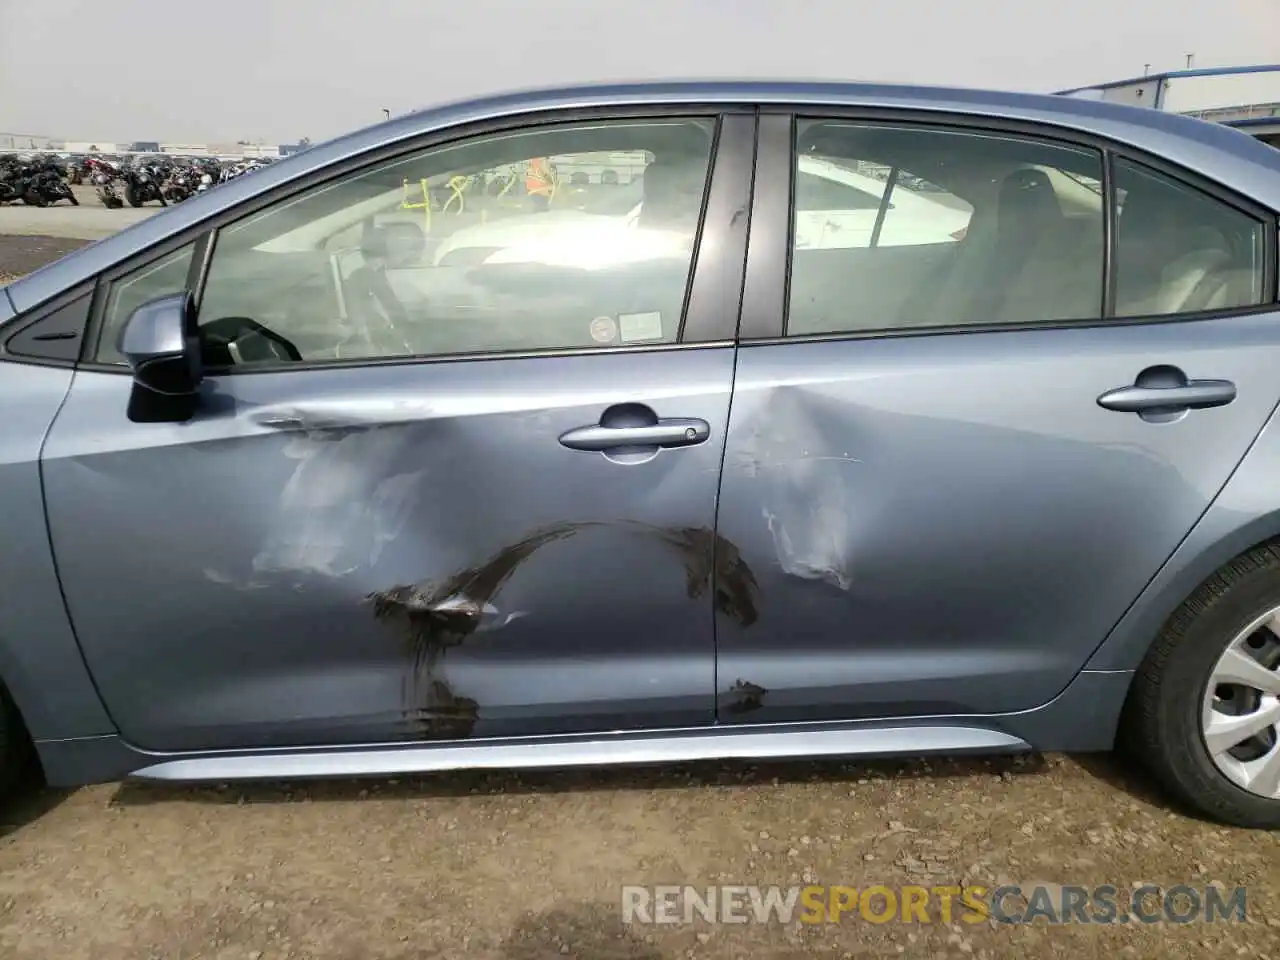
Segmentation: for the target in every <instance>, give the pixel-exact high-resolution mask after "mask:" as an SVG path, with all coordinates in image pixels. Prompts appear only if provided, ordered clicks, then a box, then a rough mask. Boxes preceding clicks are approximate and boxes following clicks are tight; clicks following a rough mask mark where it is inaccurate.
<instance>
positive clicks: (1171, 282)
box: [1116, 187, 1252, 317]
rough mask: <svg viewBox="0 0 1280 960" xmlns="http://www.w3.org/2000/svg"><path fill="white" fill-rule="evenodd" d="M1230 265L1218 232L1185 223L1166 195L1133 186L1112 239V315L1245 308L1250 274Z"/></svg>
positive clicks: (1224, 241)
mask: <svg viewBox="0 0 1280 960" xmlns="http://www.w3.org/2000/svg"><path fill="white" fill-rule="evenodd" d="M1234 260H1235V258H1234V257H1233V256H1232V253H1231V245H1230V243H1229V242H1228V240H1227V238H1226V236H1225V235H1224V234H1223V233H1222V231H1220V230H1218V229H1216V228H1215V227H1212V226H1203V225H1200V224H1196V223H1191V222H1188V217H1187V215H1186V212H1185V211H1182V210H1179V209H1178V208H1177V206H1176V205H1174V204H1171V203H1170V202H1169V198H1168V195H1167V191H1164V190H1159V189H1144V188H1142V187H1135V188H1134V189H1132V190H1130V191H1129V192H1128V193H1127V194H1126V196H1125V199H1124V205H1123V207H1122V209H1121V213H1120V217H1119V223H1118V229H1117V235H1116V270H1117V275H1116V313H1117V314H1118V315H1119V316H1126V317H1142V316H1163V315H1167V314H1174V313H1192V312H1195V311H1199V310H1214V309H1226V308H1230V307H1235V306H1239V305H1241V304H1245V303H1248V302H1250V297H1251V282H1252V270H1251V269H1250V268H1249V265H1247V264H1246V265H1244V266H1242V267H1241V266H1235V265H1234V263H1233V262H1234Z"/></svg>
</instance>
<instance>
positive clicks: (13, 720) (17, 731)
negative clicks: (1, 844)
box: [0, 685, 30, 798]
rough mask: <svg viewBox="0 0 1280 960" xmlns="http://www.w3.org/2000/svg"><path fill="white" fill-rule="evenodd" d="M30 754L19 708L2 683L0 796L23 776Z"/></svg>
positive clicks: (0, 700)
mask: <svg viewBox="0 0 1280 960" xmlns="http://www.w3.org/2000/svg"><path fill="white" fill-rule="evenodd" d="M29 756H30V746H29V743H28V740H27V734H26V731H25V730H24V729H23V727H22V720H21V718H19V716H18V710H17V708H16V707H15V706H14V705H13V701H12V700H10V699H9V694H8V693H7V692H6V691H5V689H4V686H3V685H0V798H3V797H4V796H5V795H6V794H8V793H9V791H11V790H12V789H13V788H14V786H16V785H17V783H18V781H19V780H20V779H21V778H22V774H23V771H24V770H25V769H26V767H27V760H28V758H29Z"/></svg>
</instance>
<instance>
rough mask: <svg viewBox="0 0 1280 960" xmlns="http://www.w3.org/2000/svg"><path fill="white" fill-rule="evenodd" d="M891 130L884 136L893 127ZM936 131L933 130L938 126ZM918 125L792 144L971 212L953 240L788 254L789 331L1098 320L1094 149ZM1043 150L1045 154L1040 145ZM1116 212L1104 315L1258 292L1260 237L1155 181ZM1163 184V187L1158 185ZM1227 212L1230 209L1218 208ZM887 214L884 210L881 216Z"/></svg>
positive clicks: (1098, 198) (1212, 303) (1194, 306)
mask: <svg viewBox="0 0 1280 960" xmlns="http://www.w3.org/2000/svg"><path fill="white" fill-rule="evenodd" d="M895 133H896V134H898V135H897V136H896V137H895V136H894V134H895ZM943 136H945V135H943ZM948 139H950V140H952V141H953V143H952V144H950V145H948V147H947V149H945V150H943V149H939V142H940V141H939V140H938V139H936V138H934V139H932V141H931V140H930V138H928V136H927V135H924V134H922V133H921V132H918V131H910V132H901V131H893V130H884V131H870V132H869V131H866V130H859V131H857V133H856V134H851V132H850V129H849V128H848V127H844V128H838V129H836V130H833V131H823V130H821V129H819V130H816V131H814V132H813V133H812V134H811V136H810V137H809V138H808V139H807V141H806V142H805V143H802V145H801V149H802V150H808V151H811V152H813V153H815V154H817V155H819V156H823V155H826V156H834V157H841V158H844V160H845V162H849V160H850V158H851V157H856V158H857V159H859V160H867V161H871V162H874V163H878V164H884V165H887V166H892V167H897V168H898V169H900V170H909V171H910V172H911V174H912V175H914V176H916V177H923V178H925V179H927V180H928V181H930V182H932V183H935V184H937V185H939V186H940V187H941V188H942V189H943V190H945V191H947V192H948V193H950V194H951V195H953V196H954V197H957V198H960V199H962V200H964V201H965V202H967V203H968V204H969V205H971V206H972V208H973V214H972V216H971V219H970V223H969V226H968V227H967V228H966V230H965V231H964V232H963V235H962V236H961V237H960V238H959V239H958V240H956V241H955V242H951V243H936V244H922V245H905V246H880V247H865V248H855V249H832V250H822V249H800V250H796V251H795V252H794V254H793V266H792V300H791V307H790V313H789V317H788V331H789V332H790V333H792V334H805V333H826V332H835V331H861V330H886V329H900V328H911V327H926V326H927V327H932V326H939V327H949V326H963V325H969V324H1001V325H1003V324H1018V323H1028V322H1051V321H1055V320H1074V319H1088V318H1094V317H1099V316H1100V315H1101V310H1102V293H1103V283H1104V277H1103V262H1104V259H1103V243H1104V240H1103V238H1104V226H1103V202H1102V190H1101V186H1100V180H1101V171H1100V165H1099V161H1098V157H1097V155H1096V154H1092V153H1088V152H1085V151H1075V150H1067V149H1063V150H1054V151H1053V153H1052V154H1051V156H1052V157H1053V159H1054V161H1055V162H1054V163H1052V164H1049V163H1036V162H1027V161H1026V160H1022V159H1021V158H1019V157H1018V154H1019V153H1021V154H1023V155H1024V156H1025V157H1026V158H1028V159H1031V158H1033V157H1034V153H1035V152H1036V150H1037V147H1036V146H1035V145H1028V146H1027V147H1024V148H1021V149H1017V148H1015V149H1010V148H1009V147H1008V146H1007V145H1006V144H1008V143H1009V142H1010V141H1006V140H993V143H994V144H995V146H994V147H988V146H987V145H986V144H984V142H983V141H984V140H985V139H986V138H981V137H949V138H948ZM1041 152H1043V151H1041ZM1133 184H1134V185H1133V187H1132V189H1131V190H1130V191H1129V192H1128V193H1122V194H1121V196H1122V203H1121V204H1120V207H1119V211H1118V216H1117V221H1118V223H1117V246H1116V264H1117V272H1118V290H1117V303H1116V312H1117V314H1118V315H1120V316H1141V315H1148V314H1170V313H1186V312H1192V311H1195V310H1205V309H1214V308H1225V307H1230V306H1237V305H1242V304H1248V303H1253V302H1256V299H1254V298H1256V296H1257V292H1256V291H1255V290H1254V289H1253V286H1254V284H1255V283H1256V280H1255V277H1256V276H1257V273H1258V271H1257V270H1256V269H1255V267H1256V263H1257V257H1258V255H1259V254H1258V249H1257V244H1258V236H1257V233H1256V231H1255V230H1254V229H1253V228H1252V226H1251V224H1252V221H1248V220H1247V219H1246V218H1244V217H1242V216H1239V215H1231V216H1226V217H1224V216H1223V215H1222V214H1221V212H1220V211H1219V208H1220V207H1221V205H1220V204H1217V203H1216V202H1213V201H1202V200H1200V199H1199V197H1198V195H1196V194H1194V193H1192V192H1191V191H1189V190H1181V189H1179V188H1177V187H1173V186H1170V185H1169V183H1168V181H1166V180H1164V179H1156V178H1152V177H1146V176H1142V175H1135V176H1134V177H1133ZM1171 193H1172V194H1175V195H1174V196H1171V195H1170V194H1171ZM1223 209H1228V210H1229V208H1223ZM890 215H891V214H890Z"/></svg>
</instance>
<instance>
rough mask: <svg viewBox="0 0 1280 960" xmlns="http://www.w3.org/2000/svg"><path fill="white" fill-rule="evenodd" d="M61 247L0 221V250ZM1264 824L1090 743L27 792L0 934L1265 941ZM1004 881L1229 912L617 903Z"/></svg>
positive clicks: (199, 949)
mask: <svg viewBox="0 0 1280 960" xmlns="http://www.w3.org/2000/svg"><path fill="white" fill-rule="evenodd" d="M37 212H38V211H37ZM0 225H2V221H0ZM65 249H66V247H64V246H62V245H61V244H60V243H59V242H58V241H55V240H53V239H50V238H48V237H36V238H24V239H23V240H21V241H14V240H13V239H11V238H6V237H0V273H9V274H15V273H19V272H21V271H23V270H27V269H31V268H32V267H33V266H35V264H36V261H38V260H39V259H41V258H48V257H52V256H57V255H59V254H60V253H62V252H64V250H65ZM1278 841H1280V834H1269V833H1260V832H1250V831H1244V830H1234V829H1225V828H1220V827H1218V826H1216V825H1213V824H1208V823H1204V822H1201V821H1199V820H1196V819H1193V818H1190V817H1188V816H1186V815H1185V814H1184V813H1183V812H1181V811H1177V810H1173V809H1170V808H1169V807H1168V806H1167V805H1166V802H1165V800H1164V799H1163V797H1162V796H1161V795H1160V794H1159V793H1158V792H1157V791H1155V790H1154V789H1153V788H1152V787H1151V786H1150V785H1149V784H1148V783H1147V782H1146V780H1145V779H1144V778H1142V777H1140V776H1138V775H1136V774H1135V773H1134V772H1133V771H1132V770H1131V769H1130V767H1129V766H1128V765H1127V764H1126V763H1125V762H1124V761H1123V760H1120V759H1116V758H1112V757H1109V756H1100V757H1074V758H1064V757H1057V756H1048V757H1031V758H1017V759H1005V758H999V759H990V760H982V759H977V760H955V761H951V760H939V761H934V762H922V761H913V762H903V763H880V764H858V765H852V764H836V763H827V764H793V765H782V766H777V767H751V766H745V767H744V766H734V765H698V766H693V767H685V768H675V769H668V770H663V771H649V770H643V771H635V770H631V771H591V772H568V773H547V774H540V775H536V776H521V777H515V776H502V775H452V776H441V777H431V778H410V779H401V780H383V781H371V782H364V783H351V782H330V783H312V784H306V785H299V784H293V785H288V784H281V785H276V784H265V785H255V786H252V787H249V788H245V787H240V786H234V785H233V786H230V787H225V786H224V787H190V788H160V787H155V786H140V785H136V784H124V785H106V786H97V787H91V788H87V789H82V790H76V791H70V792H67V791H54V790H47V789H46V790H35V789H33V790H31V791H29V792H28V793H27V794H26V795H24V796H21V797H19V798H17V800H15V801H11V802H10V803H9V804H8V805H7V806H3V807H0V957H3V958H5V960H48V958H53V957H57V958H59V960H80V958H84V960H89V958H92V960H135V958H141V960H151V958H157V960H158V958H163V960H170V958H175V960H176V958H181V960H195V958H201V960H282V958H286V957H294V958H318V960H319V958H323V960H366V958H369V960H410V958H415V960H416V958H434V957H461V956H467V957H472V956H474V957H479V958H492V960H536V958H544V957H545V958H551V957H556V958H559V957H563V956H569V957H578V958H583V960H608V958H646V960H675V958H686V957H695V958H700V957H707V958H738V957H741V958H748V957H750V958H756V957H781V958H796V960H798V958H801V957H823V956H830V957H859V958H861V957H886V956H906V957H925V958H939V957H956V958H966V957H979V958H989V960H1003V958H1010V960H1012V958H1018V960H1022V958H1028V957H1030V958H1041V957H1044V958H1049V957H1064V958H1066V957H1071V958H1077V957H1107V958H1115V957H1150V958H1162V960H1163V958H1169V960H1173V958H1186V957H1200V956H1206V957H1207V956H1213V957H1236V956H1240V957H1249V958H1253V960H1268V958H1270V960H1280V899H1278V895H1280V855H1278V854H1280V850H1277V842H1278ZM1007 882H1013V883H1018V884H1022V885H1023V886H1024V887H1027V886H1030V885H1034V884H1045V885H1048V886H1049V887H1050V889H1053V886H1054V885H1059V884H1078V885H1084V886H1094V885H1098V884H1113V885H1115V886H1116V887H1119V888H1121V890H1122V891H1128V890H1130V889H1132V888H1134V887H1136V886H1138V885H1140V884H1142V883H1155V884H1159V885H1162V886H1164V887H1166V888H1167V887H1169V886H1172V885H1173V884H1177V883H1189V884H1193V885H1199V886H1201V887H1203V886H1205V885H1208V884H1211V883H1212V884H1218V885H1225V886H1226V887H1235V886H1236V885H1238V884H1243V885H1246V886H1247V897H1248V901H1247V903H1248V908H1247V909H1248V918H1249V919H1248V922H1247V923H1243V924H1241V923H1218V924H1207V923H1203V922H1196V923H1189V924H1182V925H1180V924H1172V923H1161V924H1156V925H1152V926H1147V925H1144V924H1140V923H1127V924H1111V925H1099V924H1094V925H1084V924H1069V925H1061V926H1047V925H1045V924H1044V923H1043V921H1038V922H1036V923H1035V924H1033V925H1029V926H1023V925H1015V926H1009V925H995V924H992V923H981V924H976V925H970V924H966V923H955V924H946V923H943V922H940V920H939V918H938V917H937V914H936V910H932V909H931V914H930V915H931V917H932V918H933V922H930V923H911V924H904V923H897V922H894V923H885V924H874V923H870V922H867V921H865V920H863V919H862V918H860V917H858V916H857V914H856V913H855V914H853V915H851V916H849V917H846V918H844V920H843V921H842V922H841V923H839V924H833V925H818V926H807V925H803V924H798V923H793V924H788V925H781V924H777V923H774V924H754V923H753V924H747V925H720V926H715V927H713V926H711V925H709V924H706V923H705V922H703V921H701V920H699V921H697V922H695V923H693V924H689V925H685V924H677V925H674V926H640V925H627V924H624V923H623V922H622V912H621V902H622V893H621V887H622V886H623V885H627V884H641V885H655V884H681V885H683V884H692V885H694V886H697V887H706V886H708V885H714V884H721V885H728V884H758V885H769V884H784V885H787V884H802V883H820V884H841V885H847V886H853V887H857V888H859V889H863V888H865V887H867V886H869V885H873V884H884V885H888V886H890V887H893V886H895V885H901V884H919V885H924V886H936V885H949V884H956V885H959V884H977V885H983V886H986V887H988V888H991V887H994V886H996V885H998V884H1001V883H1007ZM1121 902H1122V904H1123V898H1122V901H1121ZM1122 912H1123V911H1122Z"/></svg>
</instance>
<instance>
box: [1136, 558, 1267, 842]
mask: <svg viewBox="0 0 1280 960" xmlns="http://www.w3.org/2000/svg"><path fill="white" fill-rule="evenodd" d="M1278 668H1280V546H1277V545H1268V546H1263V547H1259V548H1256V549H1254V550H1252V551H1250V552H1249V553H1246V554H1244V555H1242V556H1240V557H1237V558H1236V559H1235V560H1233V561H1231V563H1229V564H1227V565H1226V566H1225V567H1223V568H1222V569H1221V570H1219V571H1218V572H1217V573H1216V574H1214V575H1213V576H1212V577H1211V578H1210V579H1209V580H1208V581H1207V582H1206V583H1204V584H1203V585H1202V586H1201V587H1200V588H1199V589H1198V590H1197V591H1196V592H1195V593H1194V594H1192V596H1191V597H1190V598H1189V599H1188V600H1187V601H1186V602H1185V603H1184V604H1183V605H1182V606H1181V607H1180V608H1179V609H1178V611H1177V612H1176V613H1175V614H1174V615H1173V616H1172V617H1171V618H1170V619H1169V622H1168V623H1167V624H1166V625H1165V629H1164V631H1163V632H1162V633H1161V634H1160V636H1159V637H1158V638H1157V640H1156V642H1155V643H1154V644H1153V645H1152V647H1151V649H1150V650H1149V651H1148V652H1147V656H1146V659H1145V660H1144V661H1143V663H1142V666H1141V667H1140V668H1139V670H1138V674H1137V676H1136V677H1135V679H1134V684H1133V688H1132V690H1131V691H1130V695H1129V700H1128V703H1127V704H1126V717H1125V725H1126V730H1125V731H1124V732H1125V733H1126V734H1127V735H1128V740H1129V745H1130V746H1131V747H1132V748H1133V749H1134V750H1136V752H1137V753H1138V755H1139V757H1140V758H1141V759H1142V760H1143V762H1144V763H1145V764H1146V765H1147V766H1148V767H1149V768H1150V769H1151V770H1152V772H1153V773H1154V774H1155V775H1156V776H1157V777H1158V778H1159V779H1160V780H1161V781H1162V782H1163V783H1164V784H1165V785H1166V787H1167V788H1168V789H1169V790H1170V791H1171V792H1173V793H1174V794H1175V795H1177V796H1178V797H1180V798H1181V799H1182V800H1183V801H1185V802H1186V803H1187V804H1189V805H1190V806H1192V807H1195V808H1196V809H1197V810H1199V811H1201V812H1202V813H1204V814H1207V815H1208V816H1210V817H1213V818H1214V819H1216V820H1221V821H1224V822H1226V823H1231V824H1235V825H1238V826H1244V827H1265V828H1276V827H1280V669H1278Z"/></svg>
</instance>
